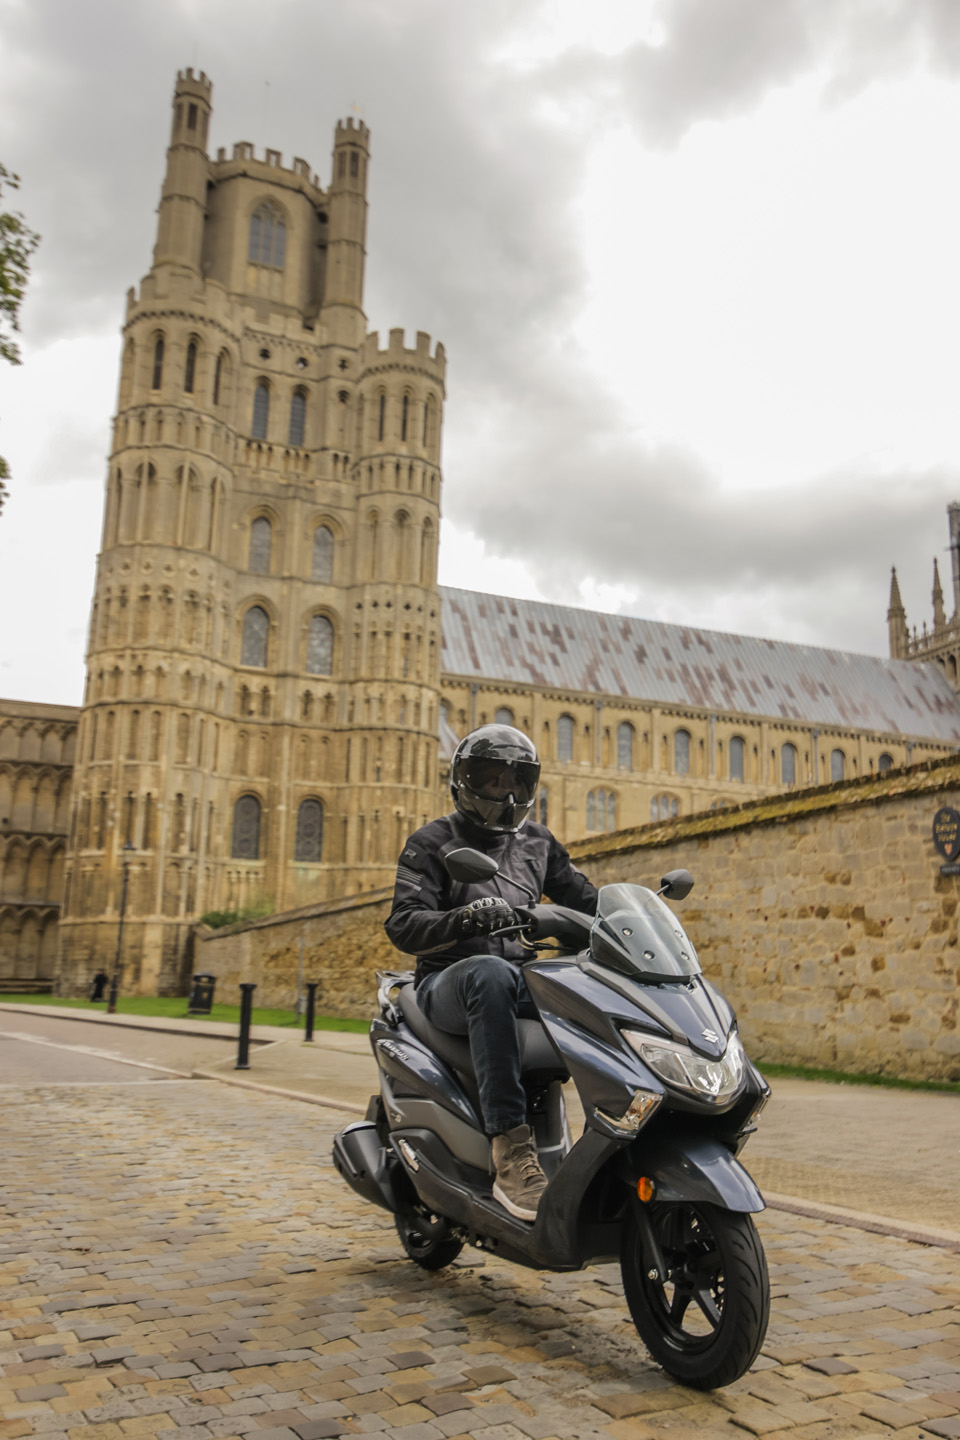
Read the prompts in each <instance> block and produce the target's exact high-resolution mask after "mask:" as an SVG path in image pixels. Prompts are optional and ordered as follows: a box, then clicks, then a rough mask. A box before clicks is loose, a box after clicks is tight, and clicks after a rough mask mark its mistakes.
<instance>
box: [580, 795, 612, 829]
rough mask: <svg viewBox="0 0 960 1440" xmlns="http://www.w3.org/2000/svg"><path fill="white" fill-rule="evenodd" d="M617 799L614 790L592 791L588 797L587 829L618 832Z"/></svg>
mask: <svg viewBox="0 0 960 1440" xmlns="http://www.w3.org/2000/svg"><path fill="white" fill-rule="evenodd" d="M616 828H617V797H616V795H614V793H613V791H612V790H591V791H589V793H588V795H587V829H588V830H616Z"/></svg>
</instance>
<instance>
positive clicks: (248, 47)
mask: <svg viewBox="0 0 960 1440" xmlns="http://www.w3.org/2000/svg"><path fill="white" fill-rule="evenodd" d="M184 65H194V66H196V67H197V68H203V69H205V70H206V72H207V74H208V75H209V76H210V77H211V79H212V80H213V82H214V93H213V105H214V116H213V125H212V131H211V136H210V145H211V151H214V150H215V149H216V147H217V146H219V145H227V146H230V145H232V143H233V142H234V141H236V140H250V141H253V142H254V144H255V145H256V148H257V153H258V154H262V152H263V149H264V147H265V146H267V145H269V146H271V147H272V148H275V149H279V150H282V151H283V154H284V159H285V162H286V163H289V159H290V157H291V156H293V155H295V154H296V155H303V156H305V157H306V158H307V159H308V160H309V161H310V163H311V165H312V167H313V168H314V169H315V170H316V171H317V172H318V173H319V174H320V176H321V179H322V180H323V182H324V183H327V181H328V179H329V169H330V151H331V147H332V132H333V127H334V124H335V122H336V120H337V119H338V118H339V117H342V116H346V115H349V114H357V113H359V114H360V115H361V116H362V117H363V119H364V120H365V121H366V123H367V124H368V125H369V126H370V128H371V132H372V150H373V163H372V166H371V174H370V187H369V199H370V223H369V230H368V261H367V296H366V310H367V315H368V319H369V323H370V328H371V329H379V330H380V331H381V334H384V335H385V332H386V331H387V330H389V329H390V328H391V327H392V326H395V325H402V326H404V327H406V329H407V332H408V340H409V337H412V334H413V332H414V331H415V330H417V329H423V330H428V331H429V332H430V333H431V334H432V336H433V337H434V338H435V339H440V340H442V341H443V342H444V345H445V346H446V349H447V355H448V360H449V371H448V381H449V384H448V400H447V406H446V428H445V444H444V473H445V487H444V513H445V523H444V531H443V542H442V550H441V580H442V581H444V582H445V583H448V584H457V585H464V586H467V587H469V588H471V589H477V590H496V591H500V592H502V593H505V594H515V595H523V596H527V597H531V598H541V599H546V600H550V601H553V602H555V603H564V604H572V605H587V606H591V607H593V608H596V609H605V610H622V611H624V612H626V613H629V614H635V615H644V616H651V617H654V618H658V619H665V620H666V619H669V620H674V621H680V622H688V623H691V624H696V625H701V626H704V627H709V628H713V629H725V630H737V631H742V632H744V633H749V634H755V635H769V636H773V637H777V638H782V639H789V640H801V641H806V642H809V643H813V644H820V645H827V646H832V647H839V648H847V649H852V650H859V651H864V652H873V653H879V654H884V653H886V650H887V630H886V622H885V614H886V607H887V599H888V594H889V577H890V566H891V564H893V563H895V564H896V565H897V568H898V573H899V575H900V579H901V588H902V591H903V595H904V600H905V603H906V606H907V611H908V617H909V619H910V622H911V624H912V623H917V624H920V623H921V622H922V621H923V620H924V619H925V618H928V617H929V615H930V611H931V607H930V589H931V572H932V561H933V556H934V555H935V554H937V555H939V557H940V562H941V571H942V574H943V577H944V581H945V584H946V586H947V589H948V608H949V606H950V603H951V597H950V595H949V581H948V573H949V556H948V555H947V552H946V548H945V547H946V544H947V528H946V516H945V508H946V505H947V503H948V502H949V501H951V500H955V499H956V500H960V402H958V397H960V366H958V359H957V345H958V336H960V285H958V280H957V275H958V256H960V201H958V198H957V196H958V190H960V5H958V4H957V3H956V0H662V3H657V0H592V3H591V4H590V5H585V4H584V3H583V0H482V3H480V4H477V3H472V0H350V3H347V4H343V3H342V0H338V3H336V4H333V3H327V0H274V3H273V4H271V5H264V4H262V3H257V4H253V3H250V0H0V74H2V75H3V77H4V81H3V87H2V90H0V161H2V162H3V163H4V164H5V165H6V166H7V168H8V169H13V170H16V171H18V172H19V173H20V175H21V177H22V181H23V185H22V189H21V191H20V193H19V196H18V197H16V202H15V203H16V204H17V205H18V206H19V207H20V208H22V209H23V210H24V212H25V213H26V216H27V218H28V220H29V222H30V223H31V224H32V225H33V227H34V228H35V229H37V230H39V231H40V232H41V234H42V236H43V242H42V246H41V248H40V250H39V251H38V252H37V255H36V257H35V260H34V268H33V274H32V278H31V282H30V290H29V296H28V300H27V303H26V305H25V307H24V311H23V334H22V348H23V355H24V362H25V363H24V364H23V366H21V367H20V368H19V369H11V368H10V367H7V366H0V453H2V454H4V455H5V456H6V458H7V459H8V461H9V462H10V464H11V467H12V470H13V480H12V485H11V497H10V499H9V500H8V502H7V505H6V508H5V509H4V511H3V514H2V516H0V615H2V617H3V619H2V627H0V695H5V696H7V697H14V698H19V699H32V700H48V701H54V702H61V703H79V700H80V697H81V690H82V681H83V647H84V643H85V634H86V625H87V617H88V611H89V605H90V597H91V593H92V586H93V573H94V560H95V555H96V550H97V547H98V544H99V538H100V521H101V509H102V497H103V484H104V474H105V460H106V450H107V444H108V432H109V418H110V416H111V414H112V412H113V408H114V404H115V399H116V381H117V366H118V360H119V353H120V352H119V338H118V335H119V326H120V323H121V319H122V309H123V299H124V294H125V291H126V289H127V287H128V286H129V285H131V284H136V283H137V282H138V281H139V279H140V277H141V276H142V275H143V274H144V273H145V272H146V270H147V268H148V266H149V261H150V254H151V248H152V243H153V238H154V226H155V208H156V204H157V199H158V196H159V188H160V181H161V178H162V173H163V165H164V150H165V146H166V143H167V137H168V130H169V106H170V98H171V94H172V88H173V82H174V78H175V74H176V71H177V69H178V68H180V67H182V66H184ZM8 198H9V197H8Z"/></svg>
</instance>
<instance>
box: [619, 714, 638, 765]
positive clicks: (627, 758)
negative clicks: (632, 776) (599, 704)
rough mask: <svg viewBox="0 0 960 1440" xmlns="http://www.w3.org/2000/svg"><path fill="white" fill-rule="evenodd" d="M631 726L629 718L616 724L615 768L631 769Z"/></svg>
mask: <svg viewBox="0 0 960 1440" xmlns="http://www.w3.org/2000/svg"><path fill="white" fill-rule="evenodd" d="M633 736H634V730H633V726H632V725H631V724H630V721H629V720H622V721H621V722H620V724H619V725H618V726H617V769H618V770H632V769H633Z"/></svg>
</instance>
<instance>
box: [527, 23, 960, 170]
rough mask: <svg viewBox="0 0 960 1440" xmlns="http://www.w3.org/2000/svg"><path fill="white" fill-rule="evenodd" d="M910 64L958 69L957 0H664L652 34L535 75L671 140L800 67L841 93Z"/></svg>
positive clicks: (598, 113)
mask: <svg viewBox="0 0 960 1440" xmlns="http://www.w3.org/2000/svg"><path fill="white" fill-rule="evenodd" d="M918 65H925V66H927V67H928V68H929V69H931V70H933V71H938V72H942V73H947V74H955V73H956V72H957V69H958V68H960V8H958V7H957V5H956V4H955V3H954V0H887V3H876V0H774V3H771V0H662V3H661V5H660V7H659V9H658V11H657V28H656V32H655V35H654V36H653V38H648V39H644V40H642V41H640V42H638V43H637V44H635V45H632V46H630V47H628V48H627V49H626V50H624V51H623V52H621V53H620V54H617V55H611V56H602V55H599V54H597V53H596V52H595V51H591V50H589V49H587V48H586V47H582V46H581V47H576V48H574V49H571V50H570V51H568V52H567V53H566V54H564V55H562V56H561V57H560V58H559V59H558V60H556V61H555V62H553V63H552V64H551V65H548V66H545V67H544V69H543V71H542V72H541V76H540V80H541V83H542V85H543V87H544V90H545V92H546V93H549V94H552V95H553V96H555V97H557V98H559V99H561V100H566V101H567V102H568V103H573V102H574V100H582V99H583V97H584V95H586V96H591V95H592V96H593V97H594V102H595V103H594V107H593V114H594V118H595V121H596V122H597V123H602V121H603V119H604V118H605V117H606V116H608V115H609V114H610V111H611V108H612V107H613V108H616V109H617V110H618V111H619V112H620V113H622V114H623V115H624V116H626V117H627V118H628V120H629V121H630V122H632V124H633V125H634V126H635V127H636V128H637V129H638V130H639V132H640V133H641V134H642V136H643V139H644V140H645V142H646V143H648V144H651V145H657V146H663V147H669V146H672V145H675V144H677V143H678V142H679V141H680V140H682V138H683V136H684V135H685V134H686V133H687V131H688V130H689V129H690V128H691V126H693V125H695V124H697V123H698V122H701V121H707V120H712V121H724V120H729V119H732V118H734V117H736V116H740V115H744V114H747V113H748V112H750V111H751V110H753V109H755V108H756V107H757V106H758V105H759V104H760V103H761V102H762V101H763V100H764V99H765V98H766V96H767V95H769V94H770V93H771V92H773V91H775V90H777V89H778V88H781V87H783V86H785V85H789V84H791V83H793V82H794V81H796V80H798V79H800V78H803V77H805V76H808V75H815V76H816V77H817V78H818V80H819V83H820V85H821V93H822V98H823V100H824V102H825V103H838V102H841V101H843V100H847V99H850V98H851V97H852V96H854V95H856V94H857V93H859V92H860V91H861V90H863V89H864V88H866V87H867V86H868V85H870V84H872V83H873V82H874V81H877V80H881V79H885V78H888V77H890V76H893V75H902V74H904V73H907V72H909V71H910V70H912V69H913V68H915V67H916V66H918Z"/></svg>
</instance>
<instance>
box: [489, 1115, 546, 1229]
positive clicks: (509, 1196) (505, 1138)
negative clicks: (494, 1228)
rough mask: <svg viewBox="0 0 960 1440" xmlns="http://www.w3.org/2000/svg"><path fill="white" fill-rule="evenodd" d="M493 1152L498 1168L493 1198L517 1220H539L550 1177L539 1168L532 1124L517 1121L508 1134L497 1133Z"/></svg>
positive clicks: (494, 1138)
mask: <svg viewBox="0 0 960 1440" xmlns="http://www.w3.org/2000/svg"><path fill="white" fill-rule="evenodd" d="M492 1153H493V1165H494V1169H495V1170H496V1172H497V1174H496V1179H495V1180H494V1182H493V1198H494V1200H496V1201H498V1202H499V1203H500V1204H501V1205H502V1206H503V1208H504V1210H508V1211H509V1212H510V1214H511V1215H515V1216H516V1217H517V1219H518V1220H536V1218H537V1206H538V1205H539V1204H540V1196H541V1195H542V1194H543V1192H544V1190H546V1188H547V1177H546V1175H544V1173H543V1171H542V1170H541V1169H540V1161H539V1160H538V1159H537V1147H536V1145H535V1144H534V1139H533V1133H532V1131H531V1129H530V1126H529V1125H517V1126H515V1127H514V1129H513V1130H508V1131H507V1133H506V1134H505V1135H494V1137H493V1147H492Z"/></svg>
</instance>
